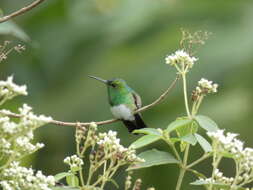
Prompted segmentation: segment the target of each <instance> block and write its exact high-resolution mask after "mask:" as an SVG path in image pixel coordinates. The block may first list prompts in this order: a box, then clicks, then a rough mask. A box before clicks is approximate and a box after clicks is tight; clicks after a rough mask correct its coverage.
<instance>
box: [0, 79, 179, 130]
mask: <svg viewBox="0 0 253 190" xmlns="http://www.w3.org/2000/svg"><path fill="white" fill-rule="evenodd" d="M178 79H179V76H177V77H176V79H175V80H174V81H173V82H172V83H171V85H170V86H169V88H168V89H167V90H166V91H165V92H164V93H163V94H162V95H161V96H159V98H158V99H156V100H155V101H154V102H152V103H151V104H149V105H146V106H143V107H141V108H140V109H137V110H136V111H135V113H139V112H142V111H145V110H147V109H149V108H151V107H153V106H155V105H157V104H159V103H160V102H161V101H162V100H164V99H165V97H166V95H167V94H168V93H169V92H170V90H171V89H172V88H173V87H174V86H175V84H176V82H177V80H178ZM2 114H4V115H6V116H9V117H15V118H20V117H22V115H20V114H16V113H2ZM117 121H120V120H119V119H109V120H104V121H97V122H95V123H96V124H97V125H106V124H110V123H115V122H117ZM49 123H51V124H55V125H60V126H72V127H76V126H83V127H86V126H89V125H90V124H91V123H92V122H85V123H81V122H64V121H57V120H52V121H50V122H49Z"/></svg>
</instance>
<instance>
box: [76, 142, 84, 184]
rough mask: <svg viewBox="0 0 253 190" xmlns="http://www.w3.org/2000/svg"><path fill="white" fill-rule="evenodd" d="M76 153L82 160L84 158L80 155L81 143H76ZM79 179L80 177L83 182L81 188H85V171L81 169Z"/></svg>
mask: <svg viewBox="0 0 253 190" xmlns="http://www.w3.org/2000/svg"><path fill="white" fill-rule="evenodd" d="M76 152H77V155H78V156H79V157H80V158H82V157H83V156H82V155H81V154H80V144H79V142H76ZM78 173H79V177H80V181H81V186H82V187H84V180H83V169H82V168H81V169H80V170H79V171H78Z"/></svg>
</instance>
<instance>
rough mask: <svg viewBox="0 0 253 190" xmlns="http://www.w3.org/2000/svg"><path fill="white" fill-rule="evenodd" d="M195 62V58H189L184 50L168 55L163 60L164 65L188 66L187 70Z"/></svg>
mask: <svg viewBox="0 0 253 190" xmlns="http://www.w3.org/2000/svg"><path fill="white" fill-rule="evenodd" d="M197 60H198V59H197V58H195V57H192V56H190V55H189V54H188V53H187V52H185V51H184V50H177V51H176V52H175V53H174V54H171V55H168V56H167V57H166V58H165V62H166V64H169V65H171V66H175V65H179V64H180V65H184V66H188V67H189V68H192V67H193V65H194V63H195V62H196V61H197Z"/></svg>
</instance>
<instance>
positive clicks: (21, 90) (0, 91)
mask: <svg viewBox="0 0 253 190" xmlns="http://www.w3.org/2000/svg"><path fill="white" fill-rule="evenodd" d="M18 95H27V91H26V85H22V86H19V85H17V84H15V83H13V76H9V77H8V78H7V80H6V81H0V97H1V99H2V101H1V104H2V103H4V102H5V101H6V100H9V99H12V98H13V97H15V96H18Z"/></svg>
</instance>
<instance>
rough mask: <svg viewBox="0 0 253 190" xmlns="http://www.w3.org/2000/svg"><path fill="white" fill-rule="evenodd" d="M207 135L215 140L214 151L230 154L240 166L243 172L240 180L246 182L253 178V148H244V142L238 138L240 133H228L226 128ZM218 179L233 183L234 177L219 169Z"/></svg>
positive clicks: (220, 153)
mask: <svg viewBox="0 0 253 190" xmlns="http://www.w3.org/2000/svg"><path fill="white" fill-rule="evenodd" d="M207 135H208V136H209V137H211V138H212V140H213V146H214V147H213V151H215V152H216V153H217V154H218V155H221V156H223V155H224V153H225V154H229V155H230V157H232V158H233V159H234V160H235V162H236V163H237V166H238V168H239V171H240V172H241V173H242V174H243V175H241V176H240V179H239V178H238V179H237V180H238V181H242V180H243V181H244V183H245V184H246V183H247V182H248V181H249V182H250V181H252V180H253V170H252V168H253V149H252V148H244V146H243V142H242V141H240V140H238V139H237V138H236V137H237V136H238V134H235V133H227V134H224V130H217V131H214V132H208V133H207ZM215 175H216V178H217V179H216V180H218V181H220V182H223V183H226V184H229V183H230V184H232V182H233V181H234V178H232V179H231V178H227V177H224V176H223V174H222V173H220V172H219V171H218V170H217V171H215Z"/></svg>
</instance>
